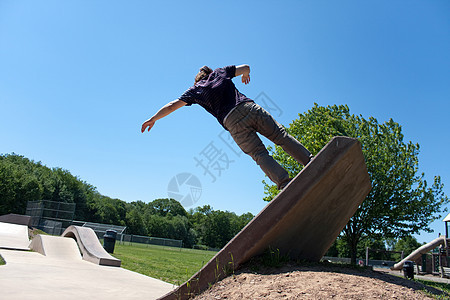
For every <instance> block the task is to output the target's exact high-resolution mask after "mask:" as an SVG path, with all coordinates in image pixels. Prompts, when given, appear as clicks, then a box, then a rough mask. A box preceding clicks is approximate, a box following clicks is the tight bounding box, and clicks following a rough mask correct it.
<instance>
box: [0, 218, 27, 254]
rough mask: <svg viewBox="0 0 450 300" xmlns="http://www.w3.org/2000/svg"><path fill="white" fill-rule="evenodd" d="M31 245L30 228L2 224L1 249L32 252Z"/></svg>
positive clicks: (0, 227) (0, 231) (0, 230)
mask: <svg viewBox="0 0 450 300" xmlns="http://www.w3.org/2000/svg"><path fill="white" fill-rule="evenodd" d="M29 244H30V240H29V239H28V226H25V225H18V224H12V223H5V222H0V248H3V249H11V250H30V248H29V247H28V245H29Z"/></svg>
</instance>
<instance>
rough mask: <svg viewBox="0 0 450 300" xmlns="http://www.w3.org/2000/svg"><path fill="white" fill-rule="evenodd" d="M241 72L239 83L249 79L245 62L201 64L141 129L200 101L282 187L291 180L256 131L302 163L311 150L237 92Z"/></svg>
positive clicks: (260, 108) (306, 162) (309, 155)
mask: <svg viewBox="0 0 450 300" xmlns="http://www.w3.org/2000/svg"><path fill="white" fill-rule="evenodd" d="M236 76H241V80H242V83H244V84H248V83H249V82H250V67H249V66H248V65H240V66H227V67H224V68H218V69H215V70H214V71H213V70H212V69H211V68H209V67H207V66H203V67H202V68H201V69H200V71H199V72H198V74H197V75H196V76H195V82H194V85H193V86H192V87H190V88H189V89H188V90H187V91H186V92H184V93H183V94H182V95H181V97H180V98H178V99H177V100H174V101H172V102H169V103H168V104H166V105H165V106H163V107H162V108H161V109H160V110H159V111H158V112H157V113H156V114H155V115H154V116H153V117H151V118H150V119H148V120H146V121H145V122H144V123H143V124H142V128H141V132H144V131H145V130H146V129H147V128H148V131H150V129H151V128H152V127H153V125H155V122H156V121H157V120H159V119H161V118H163V117H165V116H167V115H168V114H170V113H172V112H174V111H175V110H177V109H179V108H180V107H183V106H185V105H186V106H190V105H192V104H199V105H201V106H202V107H203V108H204V109H206V110H207V111H208V112H209V113H210V114H212V115H213V116H214V117H215V118H216V119H217V121H219V123H220V124H221V125H222V126H223V127H224V128H225V129H226V130H228V131H229V132H230V134H231V136H232V137H233V139H234V141H235V142H236V143H237V144H238V145H239V147H240V148H241V149H242V151H244V153H246V154H248V155H250V156H251V157H252V158H253V159H254V160H255V162H256V163H257V164H258V165H259V166H260V167H261V169H262V170H263V171H264V173H265V174H266V175H267V176H268V177H269V178H270V180H272V181H273V182H275V183H276V184H277V187H278V189H280V190H281V189H283V188H284V187H285V186H286V185H287V184H288V183H289V181H290V178H289V174H288V172H287V171H286V170H285V169H284V168H283V167H282V166H280V164H278V163H277V162H276V161H275V160H274V159H273V158H272V156H270V155H269V152H268V151H267V149H266V147H265V146H264V144H263V143H262V141H261V139H260V138H259V137H258V135H257V134H256V133H257V132H258V133H260V134H262V135H264V136H265V137H267V138H268V139H269V140H271V141H272V142H274V143H275V144H277V145H279V146H281V147H282V148H283V150H284V151H286V153H288V154H289V155H290V156H292V157H293V158H294V159H295V160H297V161H298V162H300V163H301V164H303V165H306V164H308V162H309V161H310V160H311V158H312V155H311V153H310V152H309V151H308V150H307V149H306V148H305V147H304V146H303V145H302V144H301V143H300V142H298V141H297V140H296V139H295V138H293V137H292V136H291V135H289V134H288V133H287V132H286V131H285V129H284V128H283V126H281V125H280V124H279V123H278V122H276V121H275V120H274V118H273V117H272V116H271V115H270V114H269V113H268V112H267V111H266V110H264V109H263V108H262V107H261V106H259V105H258V104H256V103H255V102H254V101H253V100H252V99H250V98H247V97H246V96H245V95H244V94H242V93H240V92H239V91H238V90H237V89H236V87H235V85H234V83H233V81H232V78H233V77H236Z"/></svg>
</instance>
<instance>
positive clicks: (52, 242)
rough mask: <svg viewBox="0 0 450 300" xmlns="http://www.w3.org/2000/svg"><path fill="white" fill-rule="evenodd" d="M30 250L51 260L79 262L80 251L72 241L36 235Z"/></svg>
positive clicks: (58, 237)
mask: <svg viewBox="0 0 450 300" xmlns="http://www.w3.org/2000/svg"><path fill="white" fill-rule="evenodd" d="M30 248H31V249H32V250H34V251H36V252H38V253H40V254H42V255H45V256H47V257H49V258H53V259H62V260H81V259H82V258H81V254H80V250H79V249H78V246H77V242H76V241H75V240H74V239H69V238H63V237H60V236H51V235H41V234H39V235H36V236H35V237H34V238H33V240H32V241H31V243H30Z"/></svg>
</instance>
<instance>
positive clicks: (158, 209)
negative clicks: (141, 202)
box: [148, 199, 187, 217]
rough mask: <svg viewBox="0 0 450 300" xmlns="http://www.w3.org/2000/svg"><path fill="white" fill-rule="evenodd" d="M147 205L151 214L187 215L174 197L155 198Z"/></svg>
mask: <svg viewBox="0 0 450 300" xmlns="http://www.w3.org/2000/svg"><path fill="white" fill-rule="evenodd" d="M148 205H149V207H150V209H151V212H152V214H157V215H160V216H163V217H165V216H167V214H171V215H172V216H177V215H180V216H185V217H186V216H187V212H186V210H185V209H184V207H183V206H182V205H181V204H180V202H178V201H176V200H174V199H156V200H153V201H152V202H150V203H149V204H148Z"/></svg>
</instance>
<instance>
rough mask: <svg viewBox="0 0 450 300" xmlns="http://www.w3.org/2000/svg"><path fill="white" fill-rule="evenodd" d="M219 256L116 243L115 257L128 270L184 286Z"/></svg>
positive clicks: (200, 251) (179, 249)
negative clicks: (214, 257) (213, 258)
mask: <svg viewBox="0 0 450 300" xmlns="http://www.w3.org/2000/svg"><path fill="white" fill-rule="evenodd" d="M215 254H216V252H213V251H204V250H195V249H185V248H172V247H165V246H164V247H163V246H154V245H143V244H137V243H133V245H128V243H125V244H119V243H116V246H115V249H114V254H113V256H114V257H117V258H119V259H120V260H122V267H123V268H125V269H128V270H131V271H134V272H138V273H141V274H144V275H147V276H150V277H153V278H157V279H160V280H163V281H165V282H169V283H173V284H176V285H180V284H182V283H183V282H185V281H186V280H188V279H189V278H191V276H192V275H194V274H195V273H196V272H197V271H198V270H200V268H201V267H203V265H205V264H206V263H207V262H208V261H209V260H210V259H211V258H212V257H213V256H214V255H215Z"/></svg>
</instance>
